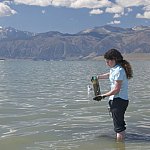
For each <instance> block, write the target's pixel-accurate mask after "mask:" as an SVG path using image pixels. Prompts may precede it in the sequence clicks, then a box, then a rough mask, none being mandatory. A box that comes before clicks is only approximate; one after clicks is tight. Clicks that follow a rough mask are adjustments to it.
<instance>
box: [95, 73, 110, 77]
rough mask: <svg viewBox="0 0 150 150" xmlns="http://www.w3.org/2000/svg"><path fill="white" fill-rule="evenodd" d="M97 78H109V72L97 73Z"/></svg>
mask: <svg viewBox="0 0 150 150" xmlns="http://www.w3.org/2000/svg"><path fill="white" fill-rule="evenodd" d="M97 78H98V79H108V78H109V72H108V73H104V74H101V75H98V76H97Z"/></svg>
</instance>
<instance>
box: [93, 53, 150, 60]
mask: <svg viewBox="0 0 150 150" xmlns="http://www.w3.org/2000/svg"><path fill="white" fill-rule="evenodd" d="M123 57H124V59H126V60H143V61H150V53H130V54H123ZM93 60H104V57H103V56H98V57H94V58H93Z"/></svg>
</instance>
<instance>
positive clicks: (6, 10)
mask: <svg viewBox="0 0 150 150" xmlns="http://www.w3.org/2000/svg"><path fill="white" fill-rule="evenodd" d="M16 13H17V12H16V11H15V10H13V9H11V8H10V7H9V6H8V5H6V4H5V3H0V17H4V16H11V15H13V14H16Z"/></svg>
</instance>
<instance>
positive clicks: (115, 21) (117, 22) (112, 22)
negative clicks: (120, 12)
mask: <svg viewBox="0 0 150 150" xmlns="http://www.w3.org/2000/svg"><path fill="white" fill-rule="evenodd" d="M120 23H121V22H120V21H119V20H114V21H111V22H110V23H108V24H120Z"/></svg>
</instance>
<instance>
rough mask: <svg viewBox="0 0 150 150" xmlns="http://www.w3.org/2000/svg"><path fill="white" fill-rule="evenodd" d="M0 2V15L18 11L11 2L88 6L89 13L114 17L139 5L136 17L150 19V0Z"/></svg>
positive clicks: (13, 0) (33, 0) (43, 5)
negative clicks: (106, 14) (108, 14)
mask: <svg viewBox="0 0 150 150" xmlns="http://www.w3.org/2000/svg"><path fill="white" fill-rule="evenodd" d="M0 3H1V5H0V16H10V15H13V14H15V13H16V11H15V10H13V9H12V8H11V5H10V3H13V4H14V5H19V4H24V5H34V6H41V7H46V6H55V7H67V8H74V9H81V8H87V9H89V14H92V15H97V14H102V13H110V14H114V16H113V18H119V17H122V16H124V15H125V16H127V15H129V13H130V12H131V11H134V9H133V8H134V7H139V12H138V13H137V15H136V16H135V17H136V18H147V19H150V17H149V13H150V0H114V1H113V2H112V0H1V2H0ZM104 10H105V11H104ZM141 11H142V12H143V13H141Z"/></svg>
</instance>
